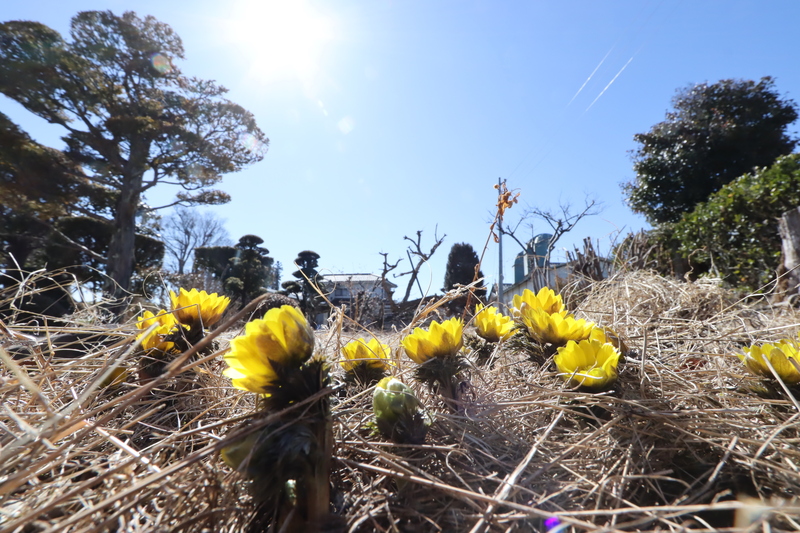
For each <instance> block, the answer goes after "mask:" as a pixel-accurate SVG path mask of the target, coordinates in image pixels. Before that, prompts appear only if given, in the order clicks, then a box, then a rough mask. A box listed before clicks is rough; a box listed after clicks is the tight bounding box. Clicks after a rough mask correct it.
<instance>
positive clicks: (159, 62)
mask: <svg viewBox="0 0 800 533" xmlns="http://www.w3.org/2000/svg"><path fill="white" fill-rule="evenodd" d="M150 64H151V65H153V68H154V69H156V70H157V71H158V72H159V73H160V74H166V73H168V72H169V71H171V70H172V64H171V63H170V61H169V58H168V57H167V56H165V55H164V54H160V53H158V52H156V53H155V54H153V55H151V56H150Z"/></svg>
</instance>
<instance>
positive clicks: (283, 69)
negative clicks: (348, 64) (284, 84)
mask: <svg viewBox="0 0 800 533" xmlns="http://www.w3.org/2000/svg"><path fill="white" fill-rule="evenodd" d="M225 30H226V31H225V33H226V38H227V40H229V41H230V42H232V43H234V44H235V45H236V46H237V47H238V48H239V53H240V54H241V55H242V59H244V60H245V61H247V63H248V64H249V69H248V72H247V76H248V77H249V78H252V79H253V80H255V81H258V82H261V83H264V84H267V83H272V82H276V81H286V80H298V81H300V82H303V83H309V82H311V81H313V80H314V78H315V77H316V76H317V74H318V72H319V70H320V59H321V56H322V52H323V51H324V49H325V45H326V44H328V43H329V42H330V41H331V40H333V38H334V24H333V20H332V19H331V18H330V17H328V16H326V15H325V14H323V13H321V12H320V11H318V10H316V9H315V8H314V7H313V6H311V5H310V4H309V3H308V2H307V1H306V0H292V1H291V2H289V1H280V0H242V1H240V2H237V3H236V4H235V7H234V9H233V17H232V18H231V19H229V20H228V21H227V23H226V28H225Z"/></svg>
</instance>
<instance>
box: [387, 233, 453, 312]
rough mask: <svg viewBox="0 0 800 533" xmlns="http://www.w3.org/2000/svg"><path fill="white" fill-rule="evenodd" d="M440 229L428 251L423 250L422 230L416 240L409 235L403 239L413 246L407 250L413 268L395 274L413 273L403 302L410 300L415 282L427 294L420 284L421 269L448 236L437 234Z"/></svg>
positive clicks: (434, 235)
mask: <svg viewBox="0 0 800 533" xmlns="http://www.w3.org/2000/svg"><path fill="white" fill-rule="evenodd" d="M438 229H439V227H438V226H437V227H436V229H435V230H434V231H433V239H434V241H435V242H434V244H433V246H431V249H430V251H429V252H427V253H425V252H423V251H422V230H419V231H417V238H416V240H414V239H412V238H411V237H407V236H404V237H403V239H405V240H407V241H409V242H410V243H411V246H409V247H408V249H407V250H406V255H408V262H409V264H410V265H411V270H409V271H408V272H403V273H402V274H397V275H395V277H400V276H407V275H409V274H410V275H411V277H410V278H409V280H408V285H407V286H406V293H405V295H404V296H403V300H402V302H400V303H401V304H404V303H406V302H408V298H409V296H410V295H411V288H412V287H413V286H414V283H416V284H417V287H418V288H419V292H420V294H421V295H423V296H424V295H425V291H423V290H422V286H420V284H419V271H420V269H421V268H422V265H424V264H425V263H426V262H427V261H428V260H429V259H430V258H431V257H432V256H433V254H434V253H435V252H436V249H437V248H439V246H440V245H441V244H442V242H444V238H445V237H447V235H446V234H445V235H442V236H441V238H440V237H439V236H438V235H437V232H438ZM415 258H416V264H414V260H415Z"/></svg>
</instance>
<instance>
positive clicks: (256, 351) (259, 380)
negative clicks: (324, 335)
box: [224, 305, 314, 394]
mask: <svg viewBox="0 0 800 533" xmlns="http://www.w3.org/2000/svg"><path fill="white" fill-rule="evenodd" d="M313 352H314V331H313V330H312V329H311V327H310V326H309V325H308V322H306V319H305V317H304V316H303V314H302V313H300V311H298V310H297V309H296V308H294V307H292V306H291V305H284V306H282V307H278V308H274V309H270V310H269V311H267V313H266V314H265V315H264V318H262V319H258V320H253V321H251V322H248V323H247V325H246V326H245V334H244V335H241V336H239V337H236V338H235V339H233V340H232V341H231V349H230V351H229V352H228V353H227V354H225V356H224V357H225V362H226V363H228V367H229V368H227V369H225V371H224V375H225V376H227V377H229V378H231V380H232V381H233V386H234V387H236V388H237V389H242V390H246V391H250V392H255V393H258V394H265V393H266V392H265V391H266V388H267V387H269V386H272V385H275V384H276V379H277V378H278V373H277V371H276V367H278V368H280V367H299V366H300V365H302V364H303V363H305V362H306V361H307V360H308V359H309V358H310V357H311V355H312V353H313Z"/></svg>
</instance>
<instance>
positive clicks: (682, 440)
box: [0, 272, 800, 533]
mask: <svg viewBox="0 0 800 533" xmlns="http://www.w3.org/2000/svg"><path fill="white" fill-rule="evenodd" d="M578 312H579V314H582V315H584V316H586V317H588V318H590V319H592V320H595V321H597V322H599V323H601V324H603V325H607V326H610V327H612V328H614V329H615V330H617V331H618V332H619V333H620V334H621V335H622V336H623V337H624V338H625V340H626V341H627V343H628V345H629V347H630V348H631V349H632V352H631V353H630V354H629V355H628V358H627V362H626V364H625V366H624V369H623V371H622V372H621V375H620V380H619V385H618V387H616V389H615V390H614V391H613V392H611V393H606V394H601V395H591V394H585V393H580V392H575V391H572V390H568V389H565V388H564V385H563V384H562V382H561V380H559V379H558V377H557V376H556V375H555V372H554V371H553V369H552V367H551V364H550V363H549V362H544V363H542V362H540V363H536V362H532V361H531V360H529V358H528V357H527V355H526V354H525V353H524V352H522V351H520V349H519V346H520V343H508V344H506V345H505V346H504V347H503V348H501V349H499V350H496V351H495V353H493V354H492V356H491V357H490V358H489V361H490V365H491V366H483V367H477V366H475V367H473V368H472V369H471V372H470V385H471V387H470V390H469V394H468V407H467V408H466V410H465V411H464V412H463V413H460V414H453V413H450V412H448V410H446V409H444V408H443V406H442V405H441V404H440V403H439V402H438V400H437V398H436V397H434V396H432V395H431V394H430V393H428V392H427V391H426V390H424V389H423V388H422V387H419V386H417V385H416V384H414V385H413V386H414V387H415V388H416V390H417V391H418V393H419V395H420V396H421V397H422V398H423V399H424V400H425V402H426V403H427V404H428V405H429V406H431V408H432V410H433V411H435V412H436V421H435V422H434V424H433V426H432V428H431V431H430V433H429V435H428V440H427V444H425V445H423V446H398V445H393V444H391V443H387V442H384V441H383V440H382V439H380V438H378V437H375V436H374V435H372V434H371V433H370V431H369V430H368V429H366V424H367V423H368V422H369V419H370V414H371V396H372V393H371V390H369V389H366V390H358V389H357V388H355V387H353V386H350V387H349V388H345V387H342V388H340V389H338V390H336V391H335V392H334V395H335V402H334V404H335V405H334V432H335V440H336V449H335V452H334V453H335V461H334V471H333V479H332V483H333V487H334V490H333V506H334V508H335V513H336V514H337V515H339V516H341V517H343V519H344V523H346V527H347V530H348V531H415V532H417V533H419V532H423V531H470V532H482V531H498V532H499V531H532V530H541V528H542V527H543V522H544V520H546V519H548V518H550V517H552V516H553V515H554V514H556V515H557V516H558V519H559V521H560V524H561V525H563V526H564V528H566V529H571V530H575V531H598V532H599V531H613V530H625V531H649V530H659V531H679V530H681V531H682V530H685V529H687V528H691V529H694V530H698V531H701V530H708V531H711V530H714V531H719V530H721V529H724V528H729V530H731V531H732V530H742V531H744V530H745V529H747V527H751V529H752V528H761V527H763V528H769V527H772V528H776V527H777V528H781V529H785V530H800V523H799V521H798V520H797V518H796V517H797V516H798V515H800V507H799V506H798V502H797V500H796V497H797V494H798V493H800V471H798V464H800V452H798V449H797V444H798V442H800V402H798V401H797V400H796V399H795V398H794V396H793V395H792V394H791V392H792V391H788V390H784V389H782V388H779V387H778V388H771V389H770V388H763V387H762V385H761V382H760V380H758V379H757V378H755V377H753V376H750V375H748V374H747V373H746V372H745V371H744V367H743V366H742V365H741V364H740V363H739V361H738V359H737V358H736V356H735V354H736V353H737V352H738V351H739V349H740V347H741V346H742V345H743V344H745V343H752V342H756V341H770V340H776V339H779V338H784V337H792V336H795V335H796V334H797V330H798V329H800V316H798V314H797V313H795V312H794V311H792V310H791V309H790V308H787V307H780V308H776V307H771V306H769V305H767V304H766V303H763V302H760V303H757V304H752V303H747V302H744V301H740V300H738V299H736V298H735V297H734V296H733V295H732V294H731V293H729V292H728V291H726V290H724V289H722V288H720V287H719V286H718V285H717V284H716V283H715V282H714V281H713V280H705V281H703V280H701V281H698V282H695V283H690V284H687V283H680V282H676V281H671V280H666V279H664V278H660V277H657V276H654V275H650V274H647V273H644V272H634V273H631V274H628V275H626V276H621V277H618V278H616V279H612V280H608V281H605V282H600V283H596V284H594V285H593V286H592V287H591V290H590V291H589V294H588V295H587V296H586V298H585V299H584V300H583V301H582V303H581V305H580V308H579V311H578ZM341 324H342V321H341V319H340V320H339V322H338V323H337V324H334V327H332V328H331V329H330V331H328V332H320V334H319V335H318V346H319V349H320V350H322V351H323V352H324V353H326V354H327V355H328V357H329V358H330V360H331V361H333V360H335V359H336V358H337V353H338V346H339V345H340V344H341V343H344V342H346V341H347V340H349V339H350V337H349V336H351V335H352V336H355V337H358V336H363V334H364V333H363V332H358V331H356V332H353V333H349V332H346V331H344V328H342V327H341ZM74 327H77V325H76V326H74ZM10 329H11V330H14V331H18V330H20V329H21V328H19V327H18V326H15V325H10ZM134 329H135V328H132V327H121V328H118V329H116V330H113V334H114V335H116V336H119V338H120V339H121V340H123V341H125V342H122V343H120V346H119V347H110V348H105V349H100V350H98V351H96V352H94V353H87V355H86V356H84V357H82V358H80V359H55V358H48V357H47V355H46V354H37V355H35V356H32V357H30V358H28V359H25V360H13V359H11V358H10V357H9V356H8V355H7V353H6V352H5V351H2V350H0V357H2V360H3V362H2V368H0V398H2V406H0V445H1V446H2V448H1V449H0V531H3V532H5V531H26V532H35V531H74V532H90V531H107V530H115V531H222V532H224V531H242V530H245V529H246V525H247V523H248V521H249V518H250V516H251V513H252V512H253V504H252V501H251V498H250V496H249V492H248V486H247V485H248V483H247V482H246V481H244V480H243V479H242V478H240V476H239V475H238V474H237V473H235V472H232V471H231V470H230V469H229V468H228V467H227V466H225V465H224V463H222V461H221V460H220V458H219V455H218V453H217V452H218V450H219V448H220V447H221V443H222V442H223V440H222V439H223V438H224V437H223V436H224V435H226V434H227V433H228V432H229V431H231V430H232V429H233V428H234V427H236V426H237V425H238V424H239V423H240V421H241V419H242V418H243V417H247V416H249V415H251V414H253V412H254V403H253V399H252V397H251V396H252V395H248V394H244V393H241V392H240V391H237V390H235V389H233V388H231V386H230V383H229V381H228V380H226V379H225V378H223V377H222V376H221V369H222V368H223V367H224V364H223V363H222V361H221V357H219V355H220V354H221V350H220V351H218V352H215V353H214V354H212V355H210V356H208V357H204V358H202V359H200V360H198V361H196V362H193V363H188V358H187V359H186V361H187V362H184V363H183V366H182V367H180V368H177V367H175V368H173V370H174V372H170V373H171V374H174V376H171V377H169V375H168V377H166V378H164V379H162V380H160V381H159V380H157V381H155V382H151V383H149V384H144V385H141V384H136V383H134V380H133V379H131V380H129V381H128V382H127V383H125V384H124V385H123V386H122V387H121V388H118V389H116V390H107V389H101V388H98V387H97V386H96V385H97V384H98V383H99V381H100V380H102V378H103V375H104V373H106V372H108V371H109V368H110V367H111V366H113V365H114V364H120V365H127V366H129V365H131V364H132V362H131V361H129V357H130V353H131V352H130V350H129V349H128V348H129V344H130V343H129V342H128V341H130V340H133V339H134V337H135V332H134ZM26 332H27V333H31V331H26ZM36 333H37V334H38V333H42V332H41V331H38V332H36ZM55 333H57V331H55V330H51V331H48V332H47V334H48V335H54V334H55ZM236 333H237V331H236V329H235V328H230V329H227V330H224V332H223V333H222V334H221V335H220V338H219V339H217V341H218V342H219V345H220V346H221V347H222V348H223V349H224V347H225V346H226V345H227V341H226V339H229V338H230V337H232V336H233V335H235V334H236ZM380 335H381V336H382V338H383V340H384V342H388V343H389V344H390V345H391V346H392V347H396V346H398V344H399V336H400V334H399V333H391V332H385V333H382V334H380ZM2 340H3V339H2V338H0V341H2ZM9 342H10V341H9ZM7 344H8V342H6V341H4V345H7ZM397 362H398V366H397V367H396V370H395V372H396V373H397V374H398V375H400V376H401V377H402V379H403V380H404V381H406V382H407V383H409V384H411V382H412V380H411V377H410V376H411V372H412V371H413V369H412V366H413V365H412V364H411V363H410V362H409V361H407V360H405V358H402V359H398V361H397ZM179 371H180V372H179ZM334 373H335V374H336V375H337V376H339V377H340V369H339V368H338V366H337V367H334ZM744 496H749V497H753V498H756V500H743V499H742V497H744ZM737 498H738V499H737ZM753 501H756V502H758V505H756V504H755V503H753ZM759 506H761V507H759ZM736 509H739V513H738V516H739V517H743V516H744V515H745V511H752V512H755V511H759V512H763V513H764V514H763V516H762V517H761V518H760V520H762V521H764V523H763V524H762V525H761V526H759V525H758V524H759V523H760V522H758V520H759V519H758V518H757V517H756V523H755V525H753V526H750V525H749V523H745V524H740V525H739V526H737V527H734V523H733V515H734V513H733V510H736ZM754 516H755V515H754ZM767 524H769V525H767Z"/></svg>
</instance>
